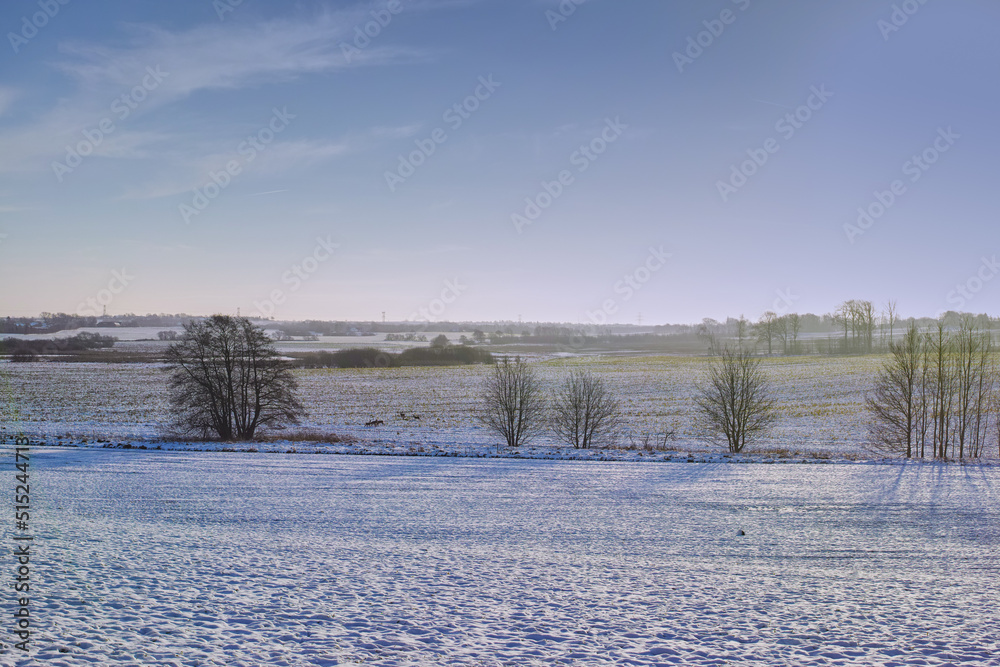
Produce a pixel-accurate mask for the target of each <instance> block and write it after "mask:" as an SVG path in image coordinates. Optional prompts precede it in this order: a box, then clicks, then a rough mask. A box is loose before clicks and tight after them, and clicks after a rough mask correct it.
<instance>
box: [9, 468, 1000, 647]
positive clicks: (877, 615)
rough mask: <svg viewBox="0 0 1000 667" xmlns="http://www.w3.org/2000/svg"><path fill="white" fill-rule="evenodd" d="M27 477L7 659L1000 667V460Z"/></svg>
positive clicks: (103, 472) (119, 471) (43, 471)
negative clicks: (20, 602)
mask: <svg viewBox="0 0 1000 667" xmlns="http://www.w3.org/2000/svg"><path fill="white" fill-rule="evenodd" d="M3 455H4V459H3V460H4V464H3V468H2V469H3V470H6V471H9V472H8V473H5V475H8V476H9V477H10V479H9V482H10V484H11V485H13V484H14V480H13V475H14V473H13V471H12V468H13V466H12V461H11V460H10V458H11V455H10V450H9V449H8V448H4V449H3ZM31 466H32V467H31V470H32V475H33V476H32V479H31V490H32V496H33V504H34V506H35V509H34V510H33V525H34V527H35V532H36V535H37V537H36V541H35V543H34V548H35V556H34V557H33V561H32V566H33V568H34V569H33V574H32V576H33V577H35V579H34V580H33V581H34V584H33V588H32V604H33V607H32V613H33V617H34V619H35V622H36V624H37V626H36V629H37V632H36V634H35V636H34V637H33V645H34V646H35V648H34V650H33V657H32V660H26V659H20V658H18V656H17V654H16V653H15V652H14V650H13V649H11V648H10V646H9V642H10V639H9V637H10V635H9V634H7V633H6V629H5V631H4V634H2V635H0V638H2V639H0V641H2V642H3V643H4V648H3V649H0V664H4V665H34V664H45V665H253V666H258V665H289V666H291V665H337V664H352V663H364V664H372V665H428V664H435V665H448V664H454V665H530V664H538V665H541V664H572V665H591V664H602V665H603V664H621V665H649V664H684V665H722V664H727V663H728V664H735V663H740V664H743V663H748V664H760V665H778V664H780V665H849V664H856V665H878V664H884V665H901V664H912V665H944V664H960V663H965V664H975V665H1000V657H998V656H1000V609H998V608H997V605H996V601H997V600H998V599H1000V576H998V574H1000V572H998V569H1000V562H998V558H1000V557H998V554H1000V551H998V547H1000V502H998V501H1000V485H998V482H1000V468H997V467H979V466H943V465H934V464H908V465H895V466H871V465H849V464H831V465H800V466H766V465H742V466H735V465H724V464H677V463H656V464H647V465H635V464H628V463H596V462H595V463H584V462H565V461H561V462H553V461H527V460H479V459H461V458H387V457H361V456H315V455H287V454H284V455H281V454H264V453H258V454H247V453H232V454H226V453H197V454H195V453H185V452H160V451H135V450H130V451H122V450H106V449H68V448H59V449H45V450H37V451H35V452H34V453H33V455H32V461H31ZM11 488H13V486H11ZM3 498H4V503H5V507H4V508H3V509H2V511H3V512H4V516H7V517H10V516H11V512H12V508H11V507H10V505H11V503H12V499H11V494H10V493H4V494H3ZM5 529H7V531H6V532H7V533H8V534H7V535H5V539H7V540H8V544H10V535H9V532H10V531H9V527H8V526H7V525H6V522H5ZM741 529H742V530H743V531H745V533H746V534H745V535H744V536H739V535H738V534H737V533H738V531H739V530H741ZM4 550H5V551H6V548H5V549H4ZM8 553H9V552H8ZM5 559H6V560H8V562H9V560H10V556H7V557H5ZM8 571H9V566H8ZM12 594H13V593H12V591H10V590H8V591H7V593H6V594H5V595H4V596H3V618H4V619H7V620H6V621H4V623H5V624H8V625H9V624H10V623H11V621H10V619H11V613H9V612H10V611H11V605H12V604H13V603H12V601H11V596H12Z"/></svg>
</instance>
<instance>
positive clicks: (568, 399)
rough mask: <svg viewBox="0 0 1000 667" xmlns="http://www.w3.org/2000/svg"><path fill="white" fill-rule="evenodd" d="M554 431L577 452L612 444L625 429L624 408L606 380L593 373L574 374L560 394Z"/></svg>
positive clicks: (556, 405)
mask: <svg viewBox="0 0 1000 667" xmlns="http://www.w3.org/2000/svg"><path fill="white" fill-rule="evenodd" d="M554 399H555V400H554V401H553V406H552V430H553V431H555V433H556V435H557V436H558V437H559V438H560V439H562V440H563V441H564V442H568V443H569V444H571V445H573V447H575V448H577V449H588V448H590V447H591V446H593V445H595V444H600V443H601V442H607V443H609V444H610V443H612V442H613V441H614V440H615V439H616V438H617V436H618V434H619V431H620V430H621V427H622V417H621V404H620V403H619V402H618V399H616V398H615V397H614V396H613V395H612V394H611V392H610V391H609V390H608V388H607V386H606V385H605V383H604V380H602V379H601V378H599V377H597V376H596V375H594V374H593V373H591V372H589V371H582V370H581V371H573V372H572V373H571V374H570V375H569V377H567V378H566V379H565V380H564V381H563V383H562V385H560V387H559V388H558V389H557V390H556V392H555V397H554Z"/></svg>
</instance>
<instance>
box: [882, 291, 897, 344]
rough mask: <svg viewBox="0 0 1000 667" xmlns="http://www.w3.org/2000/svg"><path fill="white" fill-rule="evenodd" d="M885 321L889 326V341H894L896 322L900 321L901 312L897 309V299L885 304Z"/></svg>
mask: <svg viewBox="0 0 1000 667" xmlns="http://www.w3.org/2000/svg"><path fill="white" fill-rule="evenodd" d="M884 319H885V322H886V324H888V325H889V340H890V341H892V340H893V333H894V329H895V328H896V322H898V321H899V310H898V309H897V308H896V301H895V299H889V300H888V301H886V302H885V314H884Z"/></svg>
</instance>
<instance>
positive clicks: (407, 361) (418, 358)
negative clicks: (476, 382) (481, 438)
mask: <svg viewBox="0 0 1000 667" xmlns="http://www.w3.org/2000/svg"><path fill="white" fill-rule="evenodd" d="M293 358H294V359H295V365H296V366H298V367H300V368H398V367H400V366H458V365H463V364H492V363H494V359H493V355H491V354H490V353H489V352H487V351H485V350H482V349H479V348H475V347H469V346H466V345H448V346H446V347H415V348H412V349H409V350H405V351H403V352H386V351H385V350H379V349H377V348H374V347H359V348H353V349H349V350H339V351H337V352H306V353H304V354H297V355H294V356H293Z"/></svg>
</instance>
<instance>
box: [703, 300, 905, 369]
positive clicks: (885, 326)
mask: <svg viewBox="0 0 1000 667" xmlns="http://www.w3.org/2000/svg"><path fill="white" fill-rule="evenodd" d="M899 330H900V318H899V312H898V310H897V307H896V302H895V301H892V300H890V301H887V302H886V303H885V304H883V305H882V306H881V308H879V307H878V306H876V305H875V304H874V303H873V302H871V301H866V300H863V299H851V300H849V301H844V302H843V303H841V304H840V305H839V306H837V309H836V310H835V311H834V312H832V313H828V314H826V315H823V316H822V317H820V316H817V315H812V314H809V313H807V314H804V315H800V314H799V313H785V314H779V313H777V312H775V311H773V310H769V311H766V312H765V313H764V314H762V315H761V316H760V318H759V319H758V320H757V321H756V322H752V321H750V320H747V319H746V318H744V317H742V316H741V317H740V318H738V319H736V318H729V319H728V320H727V321H726V322H725V324H723V323H720V322H716V321H715V320H712V319H705V320H703V321H702V324H701V325H700V326H699V327H698V330H697V335H698V337H699V338H701V339H702V340H703V341H705V343H706V344H707V347H708V351H709V353H710V354H712V355H719V354H721V353H722V350H723V349H724V348H725V347H727V346H728V345H736V347H738V348H740V349H742V348H745V347H751V348H753V349H755V350H757V351H759V352H761V353H766V354H767V355H768V356H771V355H775V354H783V355H787V354H803V353H806V352H810V351H811V352H814V353H815V352H820V353H823V352H825V353H829V354H871V353H873V352H878V351H884V350H886V349H887V346H888V343H889V341H892V340H895V337H896V332H897V331H899ZM804 332H805V333H808V334H810V337H809V338H808V339H803V338H801V335H802V334H803V333H804ZM816 334H822V336H821V337H818V336H816Z"/></svg>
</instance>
